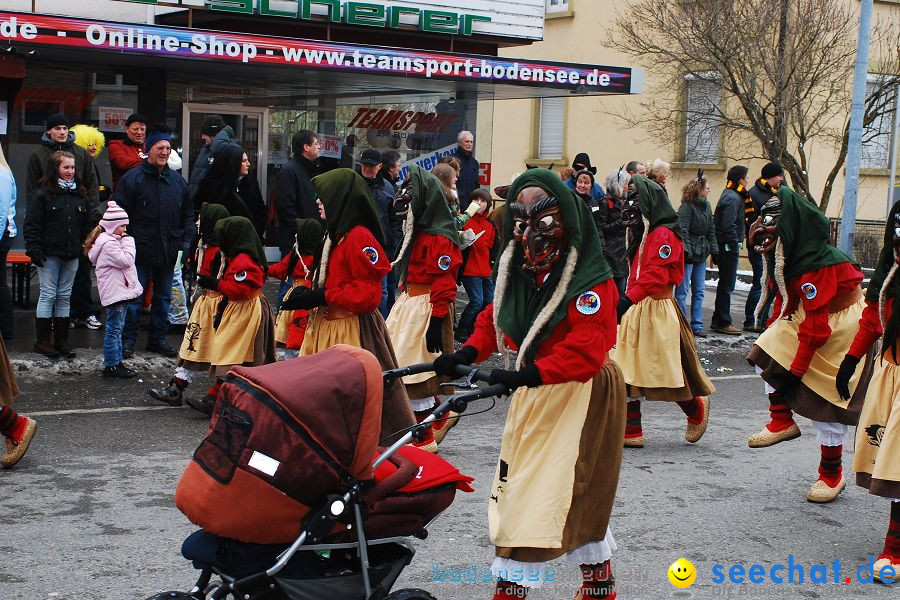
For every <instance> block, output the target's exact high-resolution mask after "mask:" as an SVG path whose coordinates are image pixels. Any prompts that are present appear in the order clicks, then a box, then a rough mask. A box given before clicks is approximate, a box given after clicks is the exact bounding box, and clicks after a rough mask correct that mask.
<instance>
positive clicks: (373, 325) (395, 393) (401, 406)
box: [300, 308, 416, 445]
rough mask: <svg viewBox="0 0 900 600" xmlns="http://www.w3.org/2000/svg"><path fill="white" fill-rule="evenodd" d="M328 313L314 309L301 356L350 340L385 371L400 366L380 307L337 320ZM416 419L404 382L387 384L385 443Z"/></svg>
mask: <svg viewBox="0 0 900 600" xmlns="http://www.w3.org/2000/svg"><path fill="white" fill-rule="evenodd" d="M324 315H325V311H324V310H323V309H320V308H317V309H314V310H313V311H311V312H310V314H309V327H308V328H307V330H306V336H305V337H304V338H303V345H302V346H301V347H300V356H309V355H310V354H315V353H316V352H321V351H322V350H327V349H328V348H331V347H332V346H334V345H337V344H349V345H351V346H356V347H357V348H363V349H364V350H368V351H369V352H371V353H372V354H374V355H375V358H377V359H378V362H379V364H380V365H381V369H382V371H387V370H390V369H396V368H397V367H398V366H399V365H398V363H397V357H396V356H395V354H394V348H393V346H392V345H391V338H390V337H389V336H388V332H387V327H386V326H385V323H384V318H383V317H382V316H381V313H379V312H378V311H377V310H373V311H371V312H367V313H362V314H359V315H353V316H350V317H346V318H343V319H334V320H328V319H326V318H325V317H324ZM415 422H416V419H415V416H414V415H413V412H412V408H410V404H409V396H407V394H406V389H405V387H404V386H403V383H402V382H400V381H398V380H396V379H395V380H394V381H392V382H390V383H388V384H386V385H385V386H384V403H383V405H382V409H381V434H380V436H379V438H380V441H381V443H382V445H386V444H389V443H393V442H394V441H396V440H397V439H398V438H399V437H400V436H399V435H393V434H394V433H395V432H398V431H401V430H403V429H405V428H407V427H410V426H412V425H414V424H415ZM403 433H405V431H404V432H403Z"/></svg>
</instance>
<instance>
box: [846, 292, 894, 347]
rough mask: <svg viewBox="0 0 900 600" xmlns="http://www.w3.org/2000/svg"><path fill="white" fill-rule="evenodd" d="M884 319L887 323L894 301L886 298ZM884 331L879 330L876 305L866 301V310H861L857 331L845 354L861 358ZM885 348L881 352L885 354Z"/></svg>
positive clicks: (879, 323) (879, 320) (879, 324)
mask: <svg viewBox="0 0 900 600" xmlns="http://www.w3.org/2000/svg"><path fill="white" fill-rule="evenodd" d="M884 304H885V307H884V319H885V322H887V321H888V320H889V319H890V318H891V314H892V313H893V312H894V299H893V298H886V299H885V301H884ZM883 333H884V331H883V330H882V329H881V319H880V318H879V316H878V303H877V302H871V301H868V300H867V301H866V308H865V310H863V314H862V316H861V317H860V318H859V331H858V332H856V337H855V338H853V343H852V344H850V350H849V351H848V352H847V354H849V355H850V356H855V357H856V358H862V357H863V356H865V355H866V352H868V351H869V348H871V347H872V344H874V343H875V340H877V339H878V338H880V337H881V334H883ZM887 350H888V349H887V348H883V349H882V352H887Z"/></svg>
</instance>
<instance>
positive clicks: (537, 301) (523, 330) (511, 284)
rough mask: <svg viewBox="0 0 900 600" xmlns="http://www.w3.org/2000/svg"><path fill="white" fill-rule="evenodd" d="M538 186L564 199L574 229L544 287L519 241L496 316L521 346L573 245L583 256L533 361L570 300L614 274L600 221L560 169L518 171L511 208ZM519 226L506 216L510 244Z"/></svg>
mask: <svg viewBox="0 0 900 600" xmlns="http://www.w3.org/2000/svg"><path fill="white" fill-rule="evenodd" d="M532 186H534V187H539V188H541V189H543V190H544V191H546V192H547V193H548V194H550V195H552V196H554V197H555V198H556V199H557V200H558V201H559V207H560V212H561V214H562V219H563V224H564V225H565V228H566V231H567V232H568V235H569V248H568V249H567V250H566V251H565V253H564V254H563V256H561V257H560V259H559V260H558V261H556V263H555V264H554V265H553V267H552V270H551V272H550V275H549V277H547V279H546V280H545V281H544V283H543V284H542V285H541V287H538V286H537V282H536V281H535V277H534V274H533V273H530V272H528V271H525V270H523V269H522V264H523V263H524V262H525V253H524V250H523V248H522V244H516V245H515V246H514V250H513V256H512V261H511V262H510V263H509V269H510V273H509V279H508V282H507V287H506V293H505V294H504V297H503V298H502V300H501V302H500V303H499V306H500V309H499V314H498V315H497V316H496V318H497V323H498V324H499V326H500V329H502V330H503V332H504V333H506V335H508V336H509V337H510V339H511V340H512V341H513V342H514V343H515V344H516V346H521V344H522V341H523V340H524V339H525V337H526V336H527V335H528V331H529V329H530V328H531V326H532V324H533V323H534V321H535V319H536V318H537V316H538V314H539V313H540V312H541V310H543V309H544V307H545V306H546V305H547V303H548V302H549V301H550V298H551V296H553V294H554V292H555V291H556V289H557V286H558V285H559V284H560V279H561V278H562V274H563V270H564V269H565V266H566V261H567V260H568V257H569V255H570V251H571V249H573V248H574V249H576V250H577V251H578V262H577V264H576V266H575V271H574V273H573V275H572V278H571V280H570V281H569V284H568V285H567V286H566V292H565V296H564V298H563V301H562V302H560V303H559V305H558V306H557V307H556V310H555V311H554V312H553V315H552V316H551V318H550V320H549V321H548V322H547V324H546V325H545V326H544V327H543V329H542V330H541V331H540V332H539V333H538V335H537V337H536V338H535V341H534V343H533V344H532V345H531V346H530V347H529V348H528V349H526V357H525V358H526V361H527V362H528V363H531V362H532V361H533V359H534V354H535V352H536V350H537V347H538V346H539V345H540V343H541V342H542V341H543V340H545V339H547V338H548V337H549V336H550V334H551V333H552V332H553V329H554V327H556V325H557V324H558V323H559V322H560V321H562V320H563V319H565V318H566V314H567V312H568V306H569V301H570V300H572V299H573V298H576V297H578V296H579V295H581V294H583V293H584V292H586V291H588V290H590V289H591V288H593V287H594V286H595V285H597V284H598V283H601V282H603V281H606V280H607V279H610V278H611V277H612V275H613V274H612V269H610V267H609V265H608V264H607V262H606V258H604V256H603V252H602V250H601V248H600V237H599V235H598V234H597V226H596V225H595V224H594V219H593V218H592V216H591V213H590V211H589V209H588V207H587V205H586V204H585V203H584V202H583V201H582V200H581V199H580V198H578V197H577V196H576V195H575V192H573V191H572V190H570V189H569V188H568V187H567V186H566V184H565V183H564V182H563V181H562V180H561V179H560V178H559V176H558V175H556V174H555V173H553V172H551V171H548V170H547V169H530V170H528V171H525V172H524V173H522V174H521V175H519V176H518V177H516V180H515V181H513V183H512V185H511V186H510V188H509V193H508V194H507V197H506V214H507V215H511V214H512V210H511V209H510V204H512V203H514V202H515V201H516V199H517V197H518V195H519V192H521V191H522V190H523V189H524V188H527V187H532ZM676 223H677V216H676ZM513 226H514V219H512V218H507V219H504V222H503V247H504V248H506V246H507V245H509V242H510V240H512V239H513ZM498 267H499V262H498Z"/></svg>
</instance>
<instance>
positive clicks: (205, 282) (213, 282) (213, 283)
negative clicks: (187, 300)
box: [197, 275, 219, 290]
mask: <svg viewBox="0 0 900 600" xmlns="http://www.w3.org/2000/svg"><path fill="white" fill-rule="evenodd" d="M197 285H199V286H200V287H202V288H204V289H207V290H217V289H219V280H218V279H216V278H215V277H209V276H208V275H197Z"/></svg>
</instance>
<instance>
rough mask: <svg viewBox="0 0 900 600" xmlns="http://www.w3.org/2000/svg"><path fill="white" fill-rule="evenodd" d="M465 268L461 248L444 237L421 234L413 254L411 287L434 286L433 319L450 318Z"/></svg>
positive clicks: (410, 260)
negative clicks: (460, 267) (457, 278)
mask: <svg viewBox="0 0 900 600" xmlns="http://www.w3.org/2000/svg"><path fill="white" fill-rule="evenodd" d="M460 264H462V252H460V250H459V246H457V245H456V244H454V243H453V242H451V241H450V240H448V239H447V238H445V237H444V236H442V235H433V234H430V233H419V234H417V235H416V239H415V240H414V241H413V247H412V250H411V251H410V253H409V269H408V270H407V275H406V281H407V283H423V284H428V285H430V286H431V315H432V316H433V317H446V316H447V315H448V314H450V305H451V304H452V303H453V302H454V301H455V300H456V275H457V273H458V272H459V265H460Z"/></svg>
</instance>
